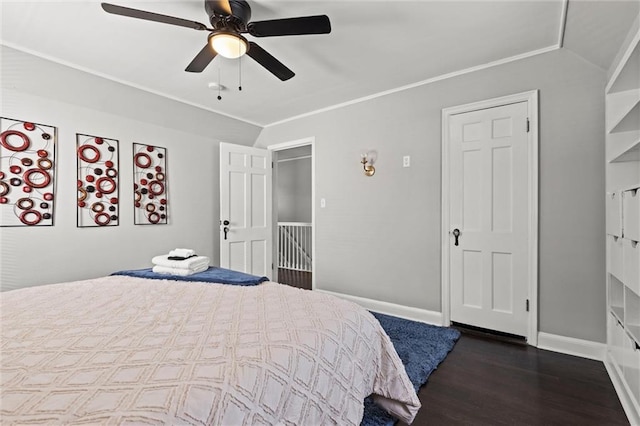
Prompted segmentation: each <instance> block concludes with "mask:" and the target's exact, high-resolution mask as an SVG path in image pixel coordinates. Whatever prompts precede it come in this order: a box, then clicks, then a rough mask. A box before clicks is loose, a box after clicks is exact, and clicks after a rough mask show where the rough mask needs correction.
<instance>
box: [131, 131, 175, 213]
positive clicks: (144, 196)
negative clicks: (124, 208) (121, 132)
mask: <svg viewBox="0 0 640 426" xmlns="http://www.w3.org/2000/svg"><path fill="white" fill-rule="evenodd" d="M167 191H168V184H167V149H166V148H162V147H158V146H153V145H144V144H138V143H134V144H133V205H134V215H133V218H134V219H133V220H134V223H135V224H136V225H158V224H166V223H168V219H167V218H168V211H169V198H168V196H167V195H168V194H167Z"/></svg>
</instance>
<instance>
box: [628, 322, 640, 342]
mask: <svg viewBox="0 0 640 426" xmlns="http://www.w3.org/2000/svg"><path fill="white" fill-rule="evenodd" d="M625 328H626V330H627V334H629V337H631V338H632V339H633V340H634V342H636V345H638V346H640V325H636V324H627V325H626V326H625Z"/></svg>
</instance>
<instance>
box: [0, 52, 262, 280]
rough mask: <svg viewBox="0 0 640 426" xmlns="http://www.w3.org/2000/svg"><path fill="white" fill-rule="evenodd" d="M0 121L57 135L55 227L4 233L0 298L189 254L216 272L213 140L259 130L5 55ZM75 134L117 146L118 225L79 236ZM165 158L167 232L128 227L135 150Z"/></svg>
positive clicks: (249, 138)
mask: <svg viewBox="0 0 640 426" xmlns="http://www.w3.org/2000/svg"><path fill="white" fill-rule="evenodd" d="M1 53H2V92H1V99H2V100H1V106H2V111H1V115H2V116H3V117H9V118H14V119H21V120H28V121H34V122H37V123H44V124H49V125H53V126H56V127H57V128H58V146H57V149H56V162H57V174H56V186H57V189H56V200H55V226H52V227H16V228H0V242H1V252H0V289H2V290H9V289H13V288H19V287H26V286H32V285H38V284H47V283H55V282H62V281H73V280H80V279H85V278H90V277H97V276H104V275H107V274H109V273H110V272H113V271H116V270H120V269H131V268H142V267H148V266H151V262H150V261H151V258H152V257H153V256H155V255H158V254H162V253H167V252H168V251H169V250H171V249H173V248H176V247H191V248H193V249H195V250H196V251H197V252H198V253H200V254H203V255H206V256H209V257H210V258H211V259H212V263H213V264H218V262H219V249H218V245H219V240H218V238H219V232H218V216H219V214H218V212H219V177H218V175H219V148H218V147H219V140H220V138H221V137H222V136H224V137H225V138H226V140H229V141H232V142H235V143H241V142H242V141H244V144H246V145H249V144H251V143H252V142H253V141H254V140H255V138H256V137H257V135H258V131H259V128H258V127H256V126H252V125H248V124H246V123H243V122H239V121H237V120H232V119H229V118H227V117H222V116H219V115H216V114H213V113H208V112H205V111H202V110H199V109H197V108H193V107H190V106H187V105H184V104H180V103H177V102H174V101H170V100H168V99H165V98H161V97H159V96H155V95H151V94H149V93H146V92H141V91H139V90H136V89H132V88H130V87H125V86H122V85H120V84H118V83H114V82H112V81H108V80H105V79H102V78H99V77H95V76H92V75H89V74H86V73H83V72H80V71H77V70H73V69H71V68H68V67H64V66H61V65H58V64H55V63H52V62H49V61H45V60H42V59H39V58H36V57H34V56H31V55H27V54H25V53H21V52H18V51H15V50H12V49H8V48H4V47H3V48H2V50H1ZM76 132H77V133H85V134H90V135H97V136H104V137H108V138H113V139H117V140H119V147H120V170H119V176H120V194H119V196H120V200H121V206H120V212H119V213H120V224H119V226H117V227H108V228H107V227H105V228H77V227H76V211H75V205H76V196H77V195H76V194H77V193H76V154H75V148H76V145H75V144H76V139H75V138H76ZM133 142H139V143H147V144H153V145H159V146H162V147H166V148H167V177H168V193H169V217H170V219H169V224H168V225H157V226H149V225H147V226H134V225H133V207H132V200H133V188H132V186H133V185H132V182H133V176H132V175H133V165H132V160H131V157H132V143H133Z"/></svg>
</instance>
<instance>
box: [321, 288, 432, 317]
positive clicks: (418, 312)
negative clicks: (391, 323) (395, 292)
mask: <svg viewBox="0 0 640 426" xmlns="http://www.w3.org/2000/svg"><path fill="white" fill-rule="evenodd" d="M313 291H317V292H319V293H324V294H330V295H332V296H336V297H339V298H341V299H345V300H348V301H350V302H354V303H357V304H358V305H360V306H362V307H363V308H365V309H368V310H370V311H374V312H379V313H381V314H387V315H393V316H395V317H399V318H405V319H408V320H413V321H420V322H424V323H427V324H433V325H442V313H441V312H435V311H428V310H426V309H420V308H412V307H410V306H404V305H397V304H395V303H389V302H382V301H380V300H373V299H367V298H364V297H358V296H351V295H349V294H342V293H334V292H333V291H327V290H319V289H315V290H313Z"/></svg>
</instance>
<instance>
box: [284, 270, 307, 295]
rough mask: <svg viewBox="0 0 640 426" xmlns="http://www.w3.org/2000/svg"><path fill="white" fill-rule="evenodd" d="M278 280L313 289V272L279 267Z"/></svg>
mask: <svg viewBox="0 0 640 426" xmlns="http://www.w3.org/2000/svg"><path fill="white" fill-rule="evenodd" d="M278 282H279V283H281V284H288V285H290V286H293V287H298V288H303V289H305V290H311V272H303V271H294V270H293V269H282V268H278Z"/></svg>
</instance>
